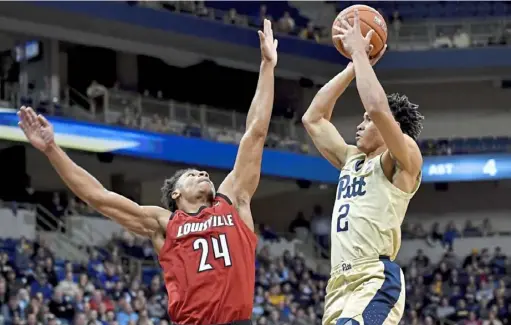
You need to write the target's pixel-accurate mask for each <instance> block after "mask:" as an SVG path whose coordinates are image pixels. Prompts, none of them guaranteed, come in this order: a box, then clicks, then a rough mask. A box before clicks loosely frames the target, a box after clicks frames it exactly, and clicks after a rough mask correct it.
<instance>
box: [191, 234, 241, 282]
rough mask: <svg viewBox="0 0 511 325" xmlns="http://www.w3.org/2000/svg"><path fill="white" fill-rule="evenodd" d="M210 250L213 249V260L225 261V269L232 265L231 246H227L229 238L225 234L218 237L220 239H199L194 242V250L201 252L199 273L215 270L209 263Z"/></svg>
mask: <svg viewBox="0 0 511 325" xmlns="http://www.w3.org/2000/svg"><path fill="white" fill-rule="evenodd" d="M210 248H213V254H212V255H213V258H215V259H216V260H217V259H220V258H221V259H223V260H224V265H225V267H229V266H231V265H232V261H231V255H230V253H229V246H228V245H227V238H226V237H225V234H220V235H218V238H215V237H210V240H208V239H206V238H197V239H195V240H194V241H193V250H194V251H197V250H200V251H201V256H200V261H199V269H198V272H199V273H200V272H204V271H209V270H213V266H212V265H211V264H209V263H208V256H209V255H210Z"/></svg>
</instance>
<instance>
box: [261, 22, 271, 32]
mask: <svg viewBox="0 0 511 325" xmlns="http://www.w3.org/2000/svg"><path fill="white" fill-rule="evenodd" d="M270 29H271V24H270V21H269V20H268V19H265V20H264V27H263V30H264V35H269V34H270Z"/></svg>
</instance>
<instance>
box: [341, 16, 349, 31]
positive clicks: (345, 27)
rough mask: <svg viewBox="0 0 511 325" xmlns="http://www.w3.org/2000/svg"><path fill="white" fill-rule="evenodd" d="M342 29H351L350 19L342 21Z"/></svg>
mask: <svg viewBox="0 0 511 325" xmlns="http://www.w3.org/2000/svg"><path fill="white" fill-rule="evenodd" d="M341 25H342V28H344V29H346V30H349V29H350V28H351V25H350V22H349V21H348V18H346V19H343V20H341Z"/></svg>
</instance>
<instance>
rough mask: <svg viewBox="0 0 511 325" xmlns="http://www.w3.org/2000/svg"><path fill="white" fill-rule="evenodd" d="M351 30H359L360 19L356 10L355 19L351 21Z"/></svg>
mask: <svg viewBox="0 0 511 325" xmlns="http://www.w3.org/2000/svg"><path fill="white" fill-rule="evenodd" d="M353 28H355V29H359V28H360V17H359V16H358V9H355V18H354V19H353Z"/></svg>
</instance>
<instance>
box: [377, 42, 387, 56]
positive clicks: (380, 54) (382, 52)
mask: <svg viewBox="0 0 511 325" xmlns="http://www.w3.org/2000/svg"><path fill="white" fill-rule="evenodd" d="M385 51H387V44H385V46H384V47H383V49H382V50H381V51H380V53H379V54H378V58H380V57H382V56H383V54H385Z"/></svg>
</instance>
